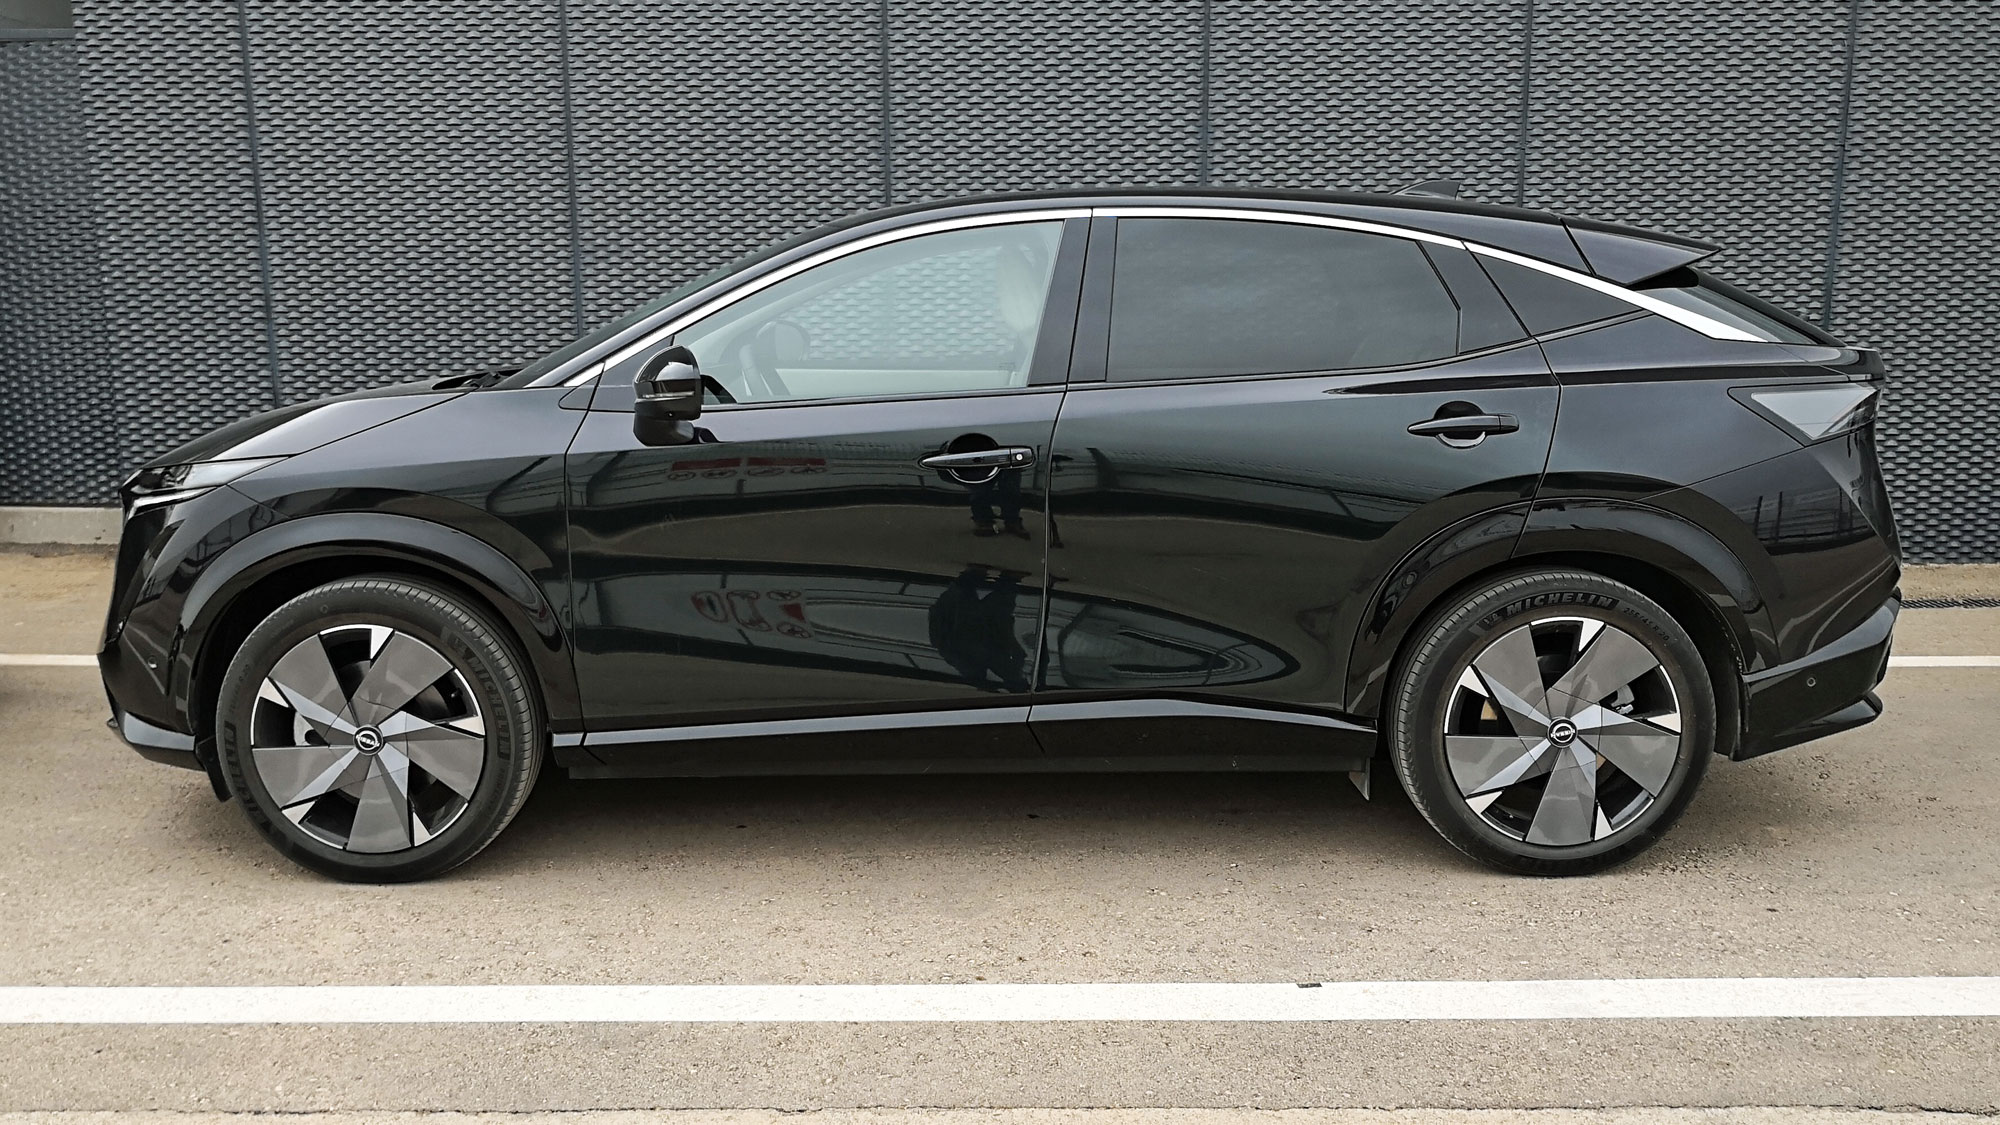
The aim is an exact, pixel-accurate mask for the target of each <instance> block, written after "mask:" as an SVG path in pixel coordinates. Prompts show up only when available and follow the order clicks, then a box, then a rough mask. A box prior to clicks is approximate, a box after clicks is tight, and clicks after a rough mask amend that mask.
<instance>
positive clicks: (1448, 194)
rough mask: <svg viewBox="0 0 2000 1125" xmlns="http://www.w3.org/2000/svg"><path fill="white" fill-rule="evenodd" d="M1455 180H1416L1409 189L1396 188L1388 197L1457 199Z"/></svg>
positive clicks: (1457, 186)
mask: <svg viewBox="0 0 2000 1125" xmlns="http://www.w3.org/2000/svg"><path fill="white" fill-rule="evenodd" d="M1458 188H1459V184H1458V181H1457V180H1418V181H1417V182H1416V183H1414V184H1411V185H1410V186H1409V187H1401V188H1397V189H1396V190H1395V191H1392V192H1390V193H1389V194H1390V195H1428V196H1431V197H1432V198H1434V199H1457V198H1458Z"/></svg>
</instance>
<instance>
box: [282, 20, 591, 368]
mask: <svg viewBox="0 0 2000 1125" xmlns="http://www.w3.org/2000/svg"><path fill="white" fill-rule="evenodd" d="M556 16H557V9H556V5H555V4H554V3H553V2H547V3H540V4H520V3H506V4H502V3H480V2H465V3H449V4H438V3H430V4H424V5H421V6H419V5H404V4H373V5H367V6H360V7H357V6H352V5H346V4H340V5H319V4H273V3H260V4H254V5H252V6H251V7H250V9H249V31H250V60H251V86H252V89H253V91H254V93H255V95H256V106H257V139H258V150H259V156H260V171H261V173H262V177H263V184H264V216H265V224H266V228H267V230H268V231H269V235H270V246H271V282H272V296H273V309H274V315H275V319H276V321H277V326H278V368H279V372H280V374H281V381H280V388H281V390H282V393H283V397H284V399H285V400H286V401H288V402H289V401H296V400H299V399H307V398H316V397H319V396H321V395H327V394H333V393H337V392H340V391H347V390H353V389H355V388H357V387H365V386H371V385H379V384H382V383H390V382H395V381H397V380H401V379H411V378H416V377H419V376H422V375H427V374H438V373H446V372H453V371H470V370H478V369H481V368H488V367H498V366H507V365H516V366H518V365H519V364H523V363H526V362H528V361H529V360H532V359H535V358H536V357H538V356H540V355H542V354H544V353H546V352H548V351H551V350H552V349H554V348H556V347H559V346H561V345H562V344H563V343H565V342H567V341H568V340H570V339H572V338H574V336H575V335H576V333H577V327H578V326H577V323H576V317H575V313H574V302H573V301H572V297H571V286H570V256H569V187H568V175H567V169H566V168H565V160H566V155H565V151H564V150H565V145H564V138H563V110H562V67H561V54H560V49H559V48H560V41H559V39H558V37H557V32H558V29H557V19H556Z"/></svg>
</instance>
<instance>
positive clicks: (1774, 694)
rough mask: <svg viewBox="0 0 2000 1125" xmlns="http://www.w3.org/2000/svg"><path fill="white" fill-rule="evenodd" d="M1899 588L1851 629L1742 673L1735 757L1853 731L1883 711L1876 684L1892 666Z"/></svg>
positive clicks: (1899, 597) (1900, 604)
mask: <svg viewBox="0 0 2000 1125" xmlns="http://www.w3.org/2000/svg"><path fill="white" fill-rule="evenodd" d="M1902 608H1903V599H1902V594H1901V591H1898V592H1897V593H1895V594H1891V595H1890V597H1889V600H1888V601H1886V602H1884V603H1882V608H1880V609H1878V610H1876V611H1875V612H1874V613H1873V614H1871V615H1870V616H1869V618H1868V620H1866V621H1864V622H1862V623H1861V624H1860V625H1859V626H1858V627H1856V628H1855V629H1854V630H1853V631H1851V632H1849V633H1847V634H1846V635H1844V636H1841V637H1839V638H1837V639H1836V640H1834V641H1832V642H1830V643H1828V644H1826V645H1823V646H1821V647H1820V648H1818V649H1816V650H1814V651H1812V652H1810V653H1807V654H1806V655H1805V656H1803V657H1801V658H1800V659H1798V660H1794V661H1792V662H1791V663H1789V664H1783V665H1780V666H1778V667H1776V668H1768V669H1765V670H1764V671H1762V672H1757V673H1754V674H1752V675H1749V676H1745V677H1744V678H1743V737H1742V739H1741V740H1740V741H1739V742H1738V743H1737V748H1736V754H1735V757H1736V760H1738V761H1742V760H1743V759H1745V758H1755V757H1757V756H1758V755H1760V754H1769V753H1770V752H1771V751H1773V750H1783V749H1784V748H1786V747H1787V746H1797V745H1798V744H1799V743H1801V742H1810V741H1811V740H1813V739H1815V738H1824V737H1825V736H1827V735H1829V734H1838V733H1840V732H1841V731H1844V730H1852V729H1854V728H1855V727H1858V726H1861V725H1863V724H1865V723H1871V722H1874V721H1875V719H1876V718H1877V717H1878V716H1880V715H1881V714H1882V701H1881V699H1879V698H1878V697H1877V696H1876V695H1875V691H1874V688H1875V685H1877V684H1879V683H1881V682H1882V676H1883V674H1884V673H1886V672H1887V671H1888V670H1889V641H1890V635H1891V634H1892V633H1893V632H1894V631H1895V627H1896V614H1897V613H1899V612H1900V611H1901V610H1902Z"/></svg>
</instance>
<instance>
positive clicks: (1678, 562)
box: [1347, 501, 1774, 754]
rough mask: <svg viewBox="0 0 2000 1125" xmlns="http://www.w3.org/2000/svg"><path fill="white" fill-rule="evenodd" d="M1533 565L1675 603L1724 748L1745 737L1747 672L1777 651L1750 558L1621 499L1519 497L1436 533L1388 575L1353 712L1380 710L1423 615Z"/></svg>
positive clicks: (1360, 641)
mask: <svg viewBox="0 0 2000 1125" xmlns="http://www.w3.org/2000/svg"><path fill="white" fill-rule="evenodd" d="M1526 567H1551V568H1556V567H1569V568H1573V569H1578V570H1585V571H1589V572H1591V573H1594V574H1601V575H1603V576H1604V577H1606V578H1610V579H1613V580H1615V581H1619V582H1623V583H1625V584H1626V585H1628V586H1631V587H1632V588H1633V589H1635V590H1638V591H1639V592H1640V593H1642V594H1645V595H1646V596H1647V597H1649V598H1651V599H1652V600H1653V601H1655V602H1658V603H1659V604H1660V606H1661V607H1662V608H1664V609H1666V610H1667V612H1669V613H1671V614H1672V615H1673V616H1674V618H1675V620H1677V621H1680V622H1681V623H1682V625H1683V627H1685V628H1686V629H1687V630H1688V633H1689V635H1690V636H1692V637H1693V638H1694V641H1695V645H1696V647H1697V648H1699V649H1700V650H1701V654H1702V659H1703V662H1704V664H1705V665H1706V667H1707V671H1708V674H1709V680H1710V682H1711V684H1712V685H1713V687H1714V690H1715V696H1716V702H1717V705H1718V707H1719V708H1721V710H1722V713H1723V714H1724V715H1725V716H1735V717H1736V718H1735V720H1734V721H1729V720H1725V721H1723V722H1720V723H1718V724H1717V746H1716V750H1717V751H1718V752H1719V753H1723V754H1729V753H1731V752H1732V751H1733V750H1734V748H1735V745H1736V743H1737V742H1738V740H1739V739H1740V738H1741V734H1742V731H1741V721H1740V716H1741V710H1742V709H1741V699H1742V692H1743V683H1742V676H1743V673H1744V672H1746V671H1748V670H1753V669H1755V668H1757V667H1759V666H1761V665H1762V664H1763V663H1765V662H1768V661H1769V660H1770V658H1771V653H1772V652H1773V651H1774V647H1773V642H1772V639H1771V633H1770V629H1769V625H1768V617H1767V615H1766V613H1765V609H1764V606H1763V603H1762V599H1761V596H1760V595H1759V594H1758V592H1757V584H1756V583H1755V581H1754V580H1753V579H1752V577H1751V575H1750V573H1749V571H1748V568H1747V567H1745V566H1744V564H1743V563H1742V562H1741V561H1740V560H1738V559H1737V558H1736V557H1735V555H1733V554H1732V553H1731V552H1730V551H1729V550H1728V549H1727V548H1726V547H1724V546H1723V545H1722V543H1721V542H1720V541H1719V540H1717V539H1716V538H1715V537H1714V536H1712V535H1710V534H1709V533H1708V532H1706V531H1704V530H1703V529H1701V528H1700V527H1699V526H1697V525H1695V524H1693V523H1691V522H1690V521H1688V520H1686V519H1684V518H1682V517H1680V516H1677V515H1673V514H1671V513H1668V512H1663V511H1659V510H1658V509H1653V508H1647V507H1644V506H1643V505H1638V504H1630V503H1623V502H1617V501H1589V502H1569V501H1565V502H1559V503H1552V504H1547V505H1536V506H1534V507H1532V508H1530V507H1528V506H1525V505H1524V506H1521V507H1518V508H1512V509H1507V510H1505V511H1500V512H1492V513H1488V514H1486V515H1483V516H1479V517H1476V518H1474V519H1472V520H1467V521H1465V522H1463V523H1461V524H1458V525H1456V526H1454V527H1453V528H1450V529H1447V530H1446V531H1444V532H1442V533H1440V534H1439V535H1437V536H1435V537H1433V538H1432V539H1431V540H1430V541H1428V542H1427V543H1425V544H1424V545H1423V546H1422V547H1420V548H1418V549H1417V550H1416V551H1414V552H1412V553H1411V555H1410V556H1409V557H1408V558H1406V559H1405V560H1404V561H1403V562H1402V563H1401V564H1399V565H1398V567H1397V568H1396V569H1395V570H1393V571H1391V572H1390V574H1388V575H1387V576H1385V578H1384V580H1383V582H1382V583H1381V584H1380V586H1379V587H1378V588H1377V591H1376V594H1375V599H1374V601H1373V603H1372V604H1371V605H1370V606H1369V610H1368V612H1367V613H1366V614H1365V615H1364V618H1363V625H1362V627H1361V631H1360V633H1359V635H1358V636H1357V637H1356V641H1355V647H1354V650H1353V652H1352V654H1351V657H1350V659H1349V661H1348V668H1349V674H1348V676H1349V682H1348V691H1349V697H1348V707H1347V709H1348V710H1349V712H1350V713H1352V714H1355V715H1359V716H1363V717H1372V716H1377V715H1379V714H1380V713H1381V708H1382V700H1383V697H1384V694H1385V693H1386V690H1387V686H1388V683H1389V678H1390V676H1391V675H1392V674H1393V672H1394V670H1395V669H1396V668H1397V667H1399V666H1400V662H1401V660H1402V658H1403V656H1404V653H1405V650H1406V649H1407V646H1408V645H1409V643H1410V642H1411V640H1412V638H1413V636H1414V634H1415V632H1416V629H1417V626H1418V625H1419V624H1420V623H1421V622H1422V621H1423V620H1424V619H1425V618H1427V617H1428V616H1429V615H1430V614H1431V613H1432V612H1433V611H1434V610H1435V609H1436V608H1437V607H1438V606H1440V605H1444V604H1448V603H1449V602H1451V601H1453V600H1454V599H1456V598H1458V597H1461V596H1463V595H1464V594H1465V593H1466V591H1468V590H1470V589H1471V588H1472V587H1474V586H1477V585H1480V584H1482V583H1485V582H1487V581H1490V580H1492V579H1493V578H1494V577H1496V576H1498V575H1500V574H1504V573H1507V572H1510V571H1519V570H1521V569H1523V568H1526Z"/></svg>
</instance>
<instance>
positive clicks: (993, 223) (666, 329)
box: [561, 207, 1090, 387]
mask: <svg viewBox="0 0 2000 1125" xmlns="http://www.w3.org/2000/svg"><path fill="white" fill-rule="evenodd" d="M1089 217H1090V208H1088V207H1054V208H1044V209H1042V210H1037V211H998V212H992V213H988V214H984V215H961V216H959V217H957V218H952V219H934V220H932V221H930V222H927V223H916V224H913V225H911V226H907V227H897V228H896V229H894V230H885V231H878V232H876V233H875V234H871V235H868V236H867V237H865V238H857V239H854V240H853V241H851V242H843V243H841V244H840V245H838V246H829V247H827V248H826V249H824V250H821V251H820V252H818V253H817V254H811V255H808V256H806V257H804V258H800V259H799V260H798V261H796V262H793V263H792V264H790V265H788V266H784V267H782V268H779V269H775V270H772V271H771V272H770V273H768V274H765V275H764V276H762V277H759V278H757V279H756V280H755V281H751V282H748V283H746V284H743V285H739V286H737V287H736V288H734V289H731V290H730V291H729V292H727V293H723V294H720V295H719V296H717V297H716V298H715V299H713V300H711V301H707V302H704V303H703V304H702V305H700V306H699V307H697V308H695V309H693V310H691V311H689V312H686V313H683V314H682V315H680V316H677V317H675V318H673V320H671V321H669V322H668V323H666V324H664V325H662V326H660V327H659V328H654V329H646V330H644V331H645V335H643V336H641V337H640V338H639V339H638V340H636V341H634V342H632V343H630V344H627V345H625V346H624V347H620V348H618V349H617V350H616V351H613V352H611V353H609V354H602V353H600V354H599V355H598V356H596V357H595V358H594V359H585V360H583V361H582V362H583V364H584V368H583V370H581V371H578V372H577V373H576V374H574V375H572V376H570V377H569V378H567V379H565V380H563V381H562V384H561V385H562V386H565V387H574V386H580V385H582V384H584V383H588V382H590V381H591V380H592V379H594V378H596V377H597V376H598V375H600V374H602V373H603V372H604V371H605V370H606V369H608V368H612V367H616V366H618V365H619V364H621V363H623V362H625V361H626V360H628V359H631V358H633V357H634V356H637V355H640V354H642V353H644V352H647V351H649V350H651V349H653V348H656V347H658V346H660V345H661V344H663V343H665V342H666V341H667V340H669V339H672V338H673V336H674V334H675V333H677V332H680V331H681V330H682V329H684V328H686V327H688V326H689V325H691V324H693V323H695V322H696V321H698V320H701V319H702V318H703V317H706V316H710V315H712V314H714V313H718V312H721V311H722V310H723V309H726V308H728V307H729V306H731V305H733V304H735V303H736V302H738V301H741V300H743V299H744V298H746V297H750V296H754V295H755V294H757V293H761V292H763V291H764V290H766V289H769V288H770V287H771V286H773V285H776V284H778V283H779V282H781V281H784V280H785V279H786V278H789V277H793V276H796V275H798V274H801V273H804V272H805V271H807V270H809V269H812V268H813V267H815V266H823V265H825V264H826V263H828V262H832V261H836V260H838V259H841V258H845V257H847V256H848V255H849V254H858V253H860V252H861V251H863V250H872V249H874V248H875V247H877V246H886V245H888V244H889V243H891V242H901V241H902V240H904V239H906V238H921V237H923V236H924V235H927V234H941V233H943V232H945V231H954V230H966V229H970V228H973V227H998V226H1011V225H1013V224H1016V223H1046V222H1061V221H1062V220H1064V219H1087V218H1089ZM611 346H615V345H611Z"/></svg>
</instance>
